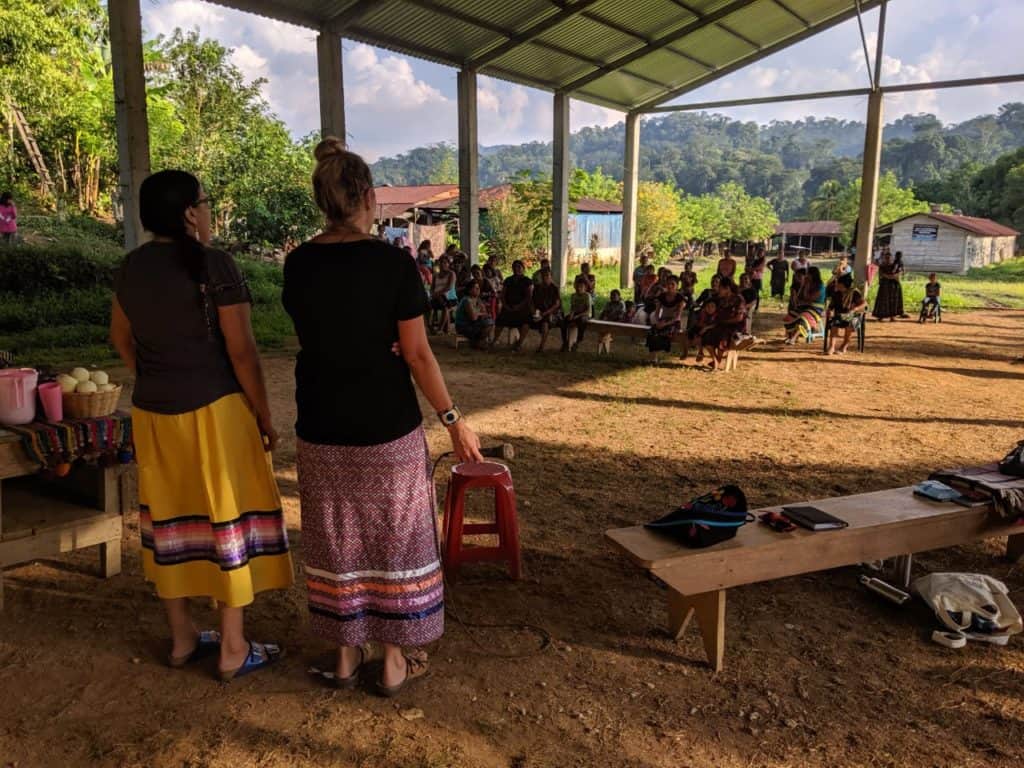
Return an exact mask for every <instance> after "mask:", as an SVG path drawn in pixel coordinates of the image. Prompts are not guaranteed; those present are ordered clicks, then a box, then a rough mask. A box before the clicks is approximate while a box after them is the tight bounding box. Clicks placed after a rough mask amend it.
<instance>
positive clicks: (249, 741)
mask: <svg viewBox="0 0 1024 768" xmlns="http://www.w3.org/2000/svg"><path fill="white" fill-rule="evenodd" d="M777 321H778V318H777V317H772V316H763V317H761V318H760V319H759V323H760V327H759V329H758V331H759V332H760V333H761V334H762V335H764V336H767V337H770V338H771V337H776V338H777V336H778V332H777V330H776V328H777V327H778V326H777ZM617 344H618V349H617V351H616V354H615V356H614V357H613V358H611V359H608V358H597V357H596V356H595V354H594V353H595V340H594V339H593V338H591V339H588V341H587V343H586V344H585V345H584V347H583V350H582V351H581V352H580V353H578V354H577V355H576V356H573V357H571V358H568V357H562V356H561V355H559V354H558V353H557V352H552V353H548V354H545V355H543V356H538V355H534V354H532V353H531V352H527V353H523V354H520V355H518V356H516V355H513V354H511V353H509V352H507V351H504V350H499V351H495V352H492V353H489V354H484V353H479V352H474V351H472V350H469V349H466V348H463V349H460V350H459V351H458V352H456V351H454V350H452V349H451V348H450V343H449V342H448V341H439V342H438V343H437V345H436V346H437V351H438V356H439V359H440V360H441V364H442V366H443V368H444V370H445V373H446V375H447V377H448V379H449V382H450V384H451V388H452V390H453V391H454V393H456V397H457V400H458V401H459V402H460V403H461V404H462V406H463V407H464V409H465V410H466V412H467V413H468V414H469V417H470V419H471V420H472V423H473V425H474V426H475V427H476V429H477V430H478V431H479V432H480V433H481V435H483V436H485V442H488V443H493V442H498V441H508V442H511V443H513V444H514V445H515V447H516V449H517V450H518V457H517V458H516V460H515V461H514V463H513V465H512V467H513V475H514V479H515V485H516V490H517V493H518V496H519V502H520V507H519V517H520V523H521V526H522V537H523V546H524V565H525V574H526V577H525V578H524V579H523V580H522V581H519V582H517V583H513V582H511V581H509V580H508V579H507V577H505V576H504V574H503V572H502V571H501V569H499V568H497V567H493V566H475V567H469V568H468V569H467V570H465V571H464V573H463V578H462V579H461V580H460V582H459V583H458V585H457V586H456V587H455V588H454V589H452V590H451V591H450V592H449V594H448V600H449V603H448V607H449V616H448V625H447V633H446V635H445V637H444V639H443V640H442V641H441V642H440V643H439V644H438V645H437V646H436V647H434V648H432V649H431V659H432V667H433V671H434V673H433V676H432V677H431V678H430V679H429V680H427V681H425V682H423V683H421V684H419V685H418V686H417V687H414V688H411V689H410V690H409V691H408V692H407V693H406V694H405V695H403V698H401V699H400V700H398V701H397V702H391V701H385V700H381V699H378V698H375V697H373V696H372V695H370V694H369V693H367V692H365V691H359V692H352V693H348V692H335V691H332V690H328V689H326V688H323V687H321V686H320V685H318V684H317V683H316V682H315V681H314V680H313V679H312V678H310V677H309V675H308V674H307V671H306V670H307V666H308V664H309V662H310V660H311V659H314V658H316V657H317V656H319V655H321V654H322V653H323V652H324V651H325V650H327V648H326V646H325V645H324V644H323V643H321V642H320V641H318V640H317V639H315V638H313V637H312V636H311V635H309V633H308V631H307V628H306V609H305V593H304V588H303V587H302V586H301V585H300V584H299V583H297V585H296V586H295V587H294V588H293V589H291V590H289V591H287V592H280V593H274V594H266V595H262V596H260V597H259V598H258V599H257V602H256V603H255V605H254V606H253V607H252V608H251V609H250V610H249V612H248V614H247V615H248V622H249V624H248V626H249V627H250V629H251V634H252V636H253V637H254V638H256V639H266V640H275V641H279V642H281V643H283V644H284V645H285V646H286V653H287V655H286V657H285V659H284V660H283V661H282V662H281V663H280V664H279V666H277V667H276V668H275V669H273V670H271V671H268V672H264V673H261V674H257V675H253V676H251V677H249V678H245V679H244V680H241V681H238V682H237V683H233V684H231V685H229V686H225V685H221V684H220V683H218V682H215V681H214V680H213V679H212V677H211V668H194V669H190V670H188V671H185V672H174V671H171V670H169V669H167V668H166V667H164V666H163V665H162V663H161V659H162V658H163V655H164V653H165V643H166V638H167V632H166V629H165V626H164V622H163V615H162V611H161V608H160V605H159V603H158V602H157V600H156V599H155V597H154V596H153V593H152V591H151V589H150V588H149V587H148V586H147V585H146V584H145V583H144V582H143V581H142V579H141V575H140V567H139V563H138V558H137V556H138V549H139V538H138V526H137V519H135V518H134V517H133V518H130V519H129V520H128V521H127V527H126V551H125V570H124V573H123V574H122V575H120V576H118V577H115V578H113V579H111V580H109V581H101V580H98V579H97V578H96V575H95V574H96V562H95V560H96V557H95V554H94V553H93V552H92V551H87V552H82V553H76V554H75V555H74V556H69V557H66V558H62V559H60V560H59V561H57V560H55V561H41V562H37V563H34V564H30V565H25V566H22V567H17V568H13V569H9V570H7V571H6V572H5V583H6V597H7V609H6V611H5V613H4V614H3V615H2V617H0V691H2V695H0V766H9V765H16V766H18V768H29V766H86V765H89V766H151V767H153V768H162V767H164V766H168V767H169V766H192V767H198V766H364V767H366V768H390V767H395V768H398V767H402V768H440V767H441V766H504V767H509V766H512V767H514V768H533V767H534V766H536V767H540V766H550V767H557V768H561V767H562V766H566V767H568V766H587V767H589V766H635V767H636V768H655V767H656V766H657V767H668V766H673V767H677V766H726V767H731V766H773V767H777V768H782V766H975V765H977V766H981V765H985V766H993V765H1000V766H1001V765H1007V766H1009V765H1020V764H1021V758H1022V756H1024V637H1018V638H1015V639H1014V640H1013V641H1012V642H1011V644H1010V646H1009V647H1008V648H1003V649H998V648H993V647H974V646H971V647H969V648H967V649H966V650H962V651H950V650H946V649H943V648H940V647H938V646H936V645H933V644H931V643H930V642H929V640H928V635H929V633H930V631H931V628H932V626H933V622H932V620H931V617H930V616H929V614H928V612H927V610H926V609H925V608H924V607H923V605H917V604H914V605H912V606H910V607H906V608H903V609H897V608H895V607H893V606H891V605H888V604H884V603H882V602H880V601H879V599H878V598H876V597H875V596H873V595H871V594H869V593H866V592H865V591H864V590H863V589H862V588H861V587H860V586H859V585H858V583H857V576H858V572H859V571H858V569H856V568H844V569H838V570H833V571H826V572H821V573H817V574H813V575H808V576H802V577H797V578H791V579H786V580H783V581H776V582H771V583H766V584H759V585H754V586H748V587H742V588H738V589H733V590H731V591H730V592H729V602H728V607H727V618H726V627H727V645H726V667H725V670H724V671H723V672H721V673H719V674H717V675H715V674H712V673H711V672H710V671H709V669H708V668H707V666H706V664H705V661H704V656H703V650H702V647H701V644H700V640H699V636H698V634H697V632H696V630H694V629H691V630H690V631H689V632H688V633H687V635H686V636H685V637H684V638H683V640H682V641H681V642H679V643H676V642H674V641H672V640H670V639H669V637H668V635H667V633H666V631H665V629H664V618H665V617H664V594H663V593H662V592H661V591H660V590H659V589H658V587H657V586H656V585H655V584H654V583H652V582H651V581H649V580H648V579H646V578H645V577H644V575H643V573H641V572H640V571H639V570H638V569H636V568H634V567H633V566H631V565H630V564H628V563H627V562H626V561H625V560H624V559H623V558H622V557H620V556H619V555H617V554H615V553H614V552H613V551H612V550H611V549H610V548H609V547H608V546H607V545H606V544H605V542H604V541H603V539H602V533H603V532H604V531H605V530H606V529H608V528H612V527H617V526H622V525H627V524H633V523H637V522H642V521H646V520H648V519H651V518H653V517H655V516H657V515H659V514H661V513H663V512H664V511H667V510H668V509H669V508H670V507H671V506H673V505H675V504H676V503H678V502H680V501H683V500H685V499H688V498H690V497H692V496H695V495H697V494H698V493H701V492H703V491H704V490H706V489H709V488H711V487H714V486H715V485H716V484H718V483H721V482H724V481H733V482H737V483H738V484H739V485H741V486H742V487H743V488H744V489H746V491H747V493H748V495H749V497H750V500H751V502H752V504H753V505H755V506H763V505H767V504H770V503H779V502H793V501H801V500H807V499H814V498H820V497H823V496H831V495H838V494H849V493H856V492H861V491H868V490H872V489H880V488H886V487H892V486H896V485H902V484H906V483H909V482H911V481H916V480H919V479H923V478H924V477H925V476H926V475H927V473H928V472H929V471H930V470H932V469H935V468H940V467H943V466H948V465H959V464H971V463H981V462H986V461H991V460H993V459H994V458H998V457H999V456H1001V455H1002V454H1003V452H1004V451H1005V450H1007V449H1008V448H1009V447H1010V446H1011V445H1012V444H1013V443H1014V442H1015V441H1017V440H1018V439H1021V438H1024V414H1022V412H1021V407H1022V406H1021V404H1022V403H1024V367H1020V366H1013V365H1010V364H1009V360H1010V359H1011V358H1012V357H1015V356H1016V355H1018V354H1020V353H1021V352H1024V313H1021V312H994V311H993V312H975V313H970V314H958V315H953V314H947V315H946V318H945V321H944V322H943V323H942V324H941V325H938V326H936V325H930V324H929V325H925V326H920V325H918V324H916V323H914V322H912V321H903V322H898V323H887V324H884V325H879V324H878V323H872V324H871V325H870V327H869V329H868V348H867V351H866V352H865V353H864V354H863V355H860V354H857V353H850V354H847V355H846V356H844V357H837V358H828V359H826V358H824V357H823V356H822V355H821V354H820V348H819V346H818V345H814V346H813V347H803V346H801V347H797V348H791V347H784V346H782V345H780V344H777V343H773V344H768V345H766V346H764V347H760V348H758V349H756V350H755V351H753V352H752V353H750V354H748V355H747V356H746V357H745V358H744V359H743V360H742V361H741V365H740V368H739V370H738V371H737V372H735V373H732V374H709V373H706V372H703V371H700V370H697V369H696V368H694V367H692V366H689V365H683V364H679V363H676V362H672V363H670V364H664V365H662V366H660V367H657V368H653V367H649V366H646V365H643V364H642V362H643V358H642V356H641V355H639V354H638V353H637V351H636V350H635V349H633V348H632V347H631V346H630V345H628V344H627V343H625V342H617ZM528 348H531V347H530V345H528ZM267 373H268V377H269V381H270V387H271V390H272V392H273V393H274V401H275V402H274V405H275V409H276V413H277V415H278V421H279V423H280V425H281V426H282V427H287V426H289V425H290V424H291V422H292V420H293V416H294V409H293V405H292V401H291V360H290V359H288V357H286V356H284V355H281V356H276V357H271V358H268V360H267ZM427 424H428V425H429V431H430V442H431V448H432V450H433V451H434V452H435V453H437V452H439V451H440V450H441V449H442V448H443V447H444V444H443V439H442V438H443V437H444V435H443V434H442V432H441V429H440V428H439V427H437V426H436V425H435V424H434V423H433V421H432V420H429V419H428V421H427ZM286 431H287V430H286ZM276 462H277V469H278V476H279V479H280V483H281V487H282V490H283V492H284V494H285V496H286V505H287V519H288V524H289V527H290V533H291V536H292V543H293V546H294V552H295V556H296V567H297V569H299V568H301V563H302V532H301V530H300V529H299V513H298V498H297V495H296V494H297V489H296V485H295V469H294V438H293V436H291V435H290V434H289V436H288V437H287V438H286V439H285V441H284V445H283V448H282V449H281V451H280V452H279V454H278V455H277V457H276ZM1002 544H1003V542H1000V541H999V540H994V541H990V542H987V543H985V544H978V545H971V546H966V547H961V548H956V549H949V550H944V551H938V552H931V553H927V554H924V555H922V556H920V557H919V558H918V559H917V560H916V566H917V568H918V572H923V571H925V570H956V571H976V572H982V573H987V574H990V575H992V576H994V577H996V578H999V579H1002V580H1004V581H1005V582H1006V583H1007V584H1008V585H1009V587H1010V589H1011V590H1012V591H1013V597H1014V599H1015V601H1016V602H1017V603H1018V605H1021V604H1024V566H1021V565H1017V566H1012V565H1010V564H1009V563H1008V562H1007V561H1006V560H1004V559H1002V558H1001V556H1000V555H1001V552H1002ZM197 614H198V616H199V617H200V618H201V620H202V623H203V624H208V623H210V621H212V619H213V616H212V615H211V613H210V611H209V609H208V607H206V606H203V605H198V606H197ZM453 614H457V616H458V617H459V618H460V619H462V620H464V621H467V622H476V623H506V622H527V623H530V624H535V625H538V626H541V627H543V628H544V629H546V631H547V632H549V633H550V635H551V637H552V643H551V646H550V647H549V648H548V649H547V650H545V651H543V652H540V653H534V654H532V655H526V656H524V657H522V658H516V659H509V658H505V657H502V656H498V655H494V654H493V653H489V652H487V649H490V650H491V651H499V652H502V653H508V652H523V653H529V652H530V651H531V649H533V648H536V646H537V644H538V640H537V637H536V636H535V635H533V634H530V633H527V632H522V631H514V630H487V629H475V630H469V629H467V628H465V627H463V626H461V625H460V623H459V622H458V621H457V620H455V618H454V617H453ZM410 710H420V712H421V713H422V717H419V718H416V719H408V718H412V717H413V716H415V715H418V714H420V713H418V712H414V711H413V712H411V711H410Z"/></svg>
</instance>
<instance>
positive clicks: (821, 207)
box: [807, 179, 843, 221]
mask: <svg viewBox="0 0 1024 768" xmlns="http://www.w3.org/2000/svg"><path fill="white" fill-rule="evenodd" d="M842 191H843V186H842V185H841V184H840V183H839V182H838V181H836V180H835V179H829V180H828V181H824V182H822V183H821V186H820V187H818V191H817V193H816V194H815V195H814V198H813V199H812V200H811V202H810V203H809V204H808V206H807V212H808V213H809V214H810V215H811V218H812V219H816V220H818V221H832V220H834V219H835V218H836V216H837V215H838V213H839V196H840V195H841V194H842Z"/></svg>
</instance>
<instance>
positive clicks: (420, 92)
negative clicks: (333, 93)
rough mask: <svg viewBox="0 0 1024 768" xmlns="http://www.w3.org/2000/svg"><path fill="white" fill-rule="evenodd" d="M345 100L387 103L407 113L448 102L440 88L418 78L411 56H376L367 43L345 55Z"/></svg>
mask: <svg viewBox="0 0 1024 768" xmlns="http://www.w3.org/2000/svg"><path fill="white" fill-rule="evenodd" d="M345 65H346V67H345V101H346V103H348V104H352V105H361V104H371V105H374V106H379V105H384V104H386V105H387V107H388V109H389V110H392V111H395V112H405V111H408V110H410V109H415V108H416V107H420V106H422V105H425V104H431V105H434V106H437V107H440V108H443V107H444V105H445V104H446V103H447V102H448V101H449V99H448V98H447V97H446V96H444V95H443V94H442V93H441V92H440V91H439V90H437V88H434V87H433V86H432V85H429V84H428V83H426V82H424V81H423V80H419V79H417V77H416V74H415V72H413V68H412V64H411V63H410V62H409V59H406V58H404V57H402V56H395V55H390V54H389V55H384V56H379V55H377V53H376V51H374V49H373V48H371V47H370V46H368V45H365V44H364V43H358V44H356V45H355V46H354V47H353V48H352V49H351V50H350V51H349V52H348V54H347V56H346V57H345Z"/></svg>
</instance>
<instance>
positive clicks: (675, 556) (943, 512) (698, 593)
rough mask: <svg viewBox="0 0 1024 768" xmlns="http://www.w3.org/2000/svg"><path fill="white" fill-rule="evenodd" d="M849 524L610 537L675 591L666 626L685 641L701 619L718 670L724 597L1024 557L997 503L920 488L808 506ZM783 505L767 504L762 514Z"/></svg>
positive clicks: (1019, 529) (1023, 531) (1018, 533)
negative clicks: (933, 497)
mask: <svg viewBox="0 0 1024 768" xmlns="http://www.w3.org/2000/svg"><path fill="white" fill-rule="evenodd" d="M810 504H812V505H813V506H815V507H818V508H819V509H822V510H824V511H825V512H828V513H830V514H832V515H835V516H836V517H838V518H840V519H842V520H845V521H846V522H847V523H849V527H848V528H845V529H843V530H838V531H820V532H811V531H807V530H804V529H801V528H798V529H796V530H795V531H792V532H789V533H777V532H775V531H773V530H771V529H770V528H768V526H765V525H761V524H760V523H751V524H749V525H745V526H743V527H742V528H741V529H740V531H739V533H738V535H737V536H736V538H734V539H731V540H729V541H727V542H723V543H721V544H717V545H714V546H711V547H707V548H705V549H688V548H686V547H683V546H681V545H679V544H677V543H676V542H674V541H673V540H672V539H671V538H669V537H667V536H663V535H660V534H656V533H653V532H651V531H649V530H647V529H646V528H644V527H643V526H633V527H631V528H617V529H614V530H610V531H607V532H606V533H605V536H606V537H607V539H608V540H609V541H610V542H611V543H612V544H613V545H614V546H615V547H617V548H618V549H619V550H621V551H622V552H623V553H624V554H625V555H626V556H627V557H629V559H631V560H632V561H633V562H634V563H636V564H637V565H639V566H640V567H641V568H644V569H646V570H647V571H649V572H650V573H651V574H652V575H653V576H655V577H657V578H658V579H659V580H660V581H662V582H663V583H664V584H665V585H666V586H667V587H668V628H669V632H670V633H671V634H672V636H673V637H674V638H675V639H677V640H678V639H679V638H680V637H681V636H682V634H683V632H684V631H685V629H686V627H687V625H688V624H689V622H690V620H691V619H692V618H694V617H696V619H697V624H698V626H699V628H700V632H701V636H702V638H703V641H704V649H705V651H706V652H707V656H708V661H709V662H710V663H711V666H712V667H713V668H714V669H715V671H716V672H717V671H718V670H720V669H722V663H723V659H724V656H725V591H726V590H727V589H729V588H730V587H739V586H742V585H744V584H755V583H757V582H762V581H771V580H774V579H782V578H786V577H788V576H797V575H799V574H803V573H813V572H815V571H822V570H826V569H829V568H839V567H842V566H849V565H856V564H858V563H864V562H870V561H874V560H883V559H886V558H890V557H896V556H899V555H907V554H913V553H915V552H923V551H925V550H929V549H941V548H943V547H952V546H957V545H960V544H966V543H968V542H971V541H976V540H979V539H988V538H994V537H999V536H1008V537H1009V539H1008V543H1007V550H1006V553H1007V556H1008V557H1010V558H1011V559H1012V560H1014V561H1016V560H1019V559H1020V558H1021V557H1024V525H1019V524H1018V525H1005V524H1001V523H999V522H998V521H997V520H996V519H995V518H994V516H993V514H992V510H991V507H990V506H984V507H970V508H968V507H961V506H959V505H956V504H953V503H940V502H933V501H929V500H926V499H922V498H921V497H919V496H915V495H914V494H913V488H912V487H906V488H896V489H893V490H887V491H876V492H873V493H862V494H858V495H855V496H843V497H839V498H832V499H822V500H818V501H813V502H810ZM768 510H774V511H777V512H781V511H782V508H781V507H766V508H765V509H760V510H757V511H756V512H755V513H754V514H755V515H757V514H760V513H762V512H765V511H768Z"/></svg>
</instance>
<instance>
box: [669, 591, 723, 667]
mask: <svg viewBox="0 0 1024 768" xmlns="http://www.w3.org/2000/svg"><path fill="white" fill-rule="evenodd" d="M694 617H696V619H697V627H698V628H699V629H700V636H701V640H702V641H703V643H704V652H705V653H706V654H707V657H708V663H710V664H711V668H712V669H714V670H715V672H721V671H722V666H723V663H724V661H725V590H724V589H719V590H715V591H714V592H704V593H703V594H700V595H683V594H680V593H679V592H676V591H675V590H674V589H670V590H669V593H668V631H669V634H670V635H672V637H673V639H675V640H679V639H680V638H681V637H682V636H683V632H685V631H686V628H687V626H689V624H690V619H692V618H694Z"/></svg>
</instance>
